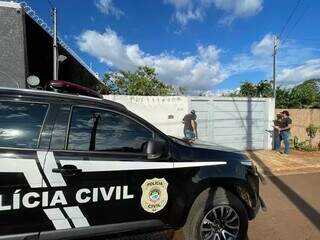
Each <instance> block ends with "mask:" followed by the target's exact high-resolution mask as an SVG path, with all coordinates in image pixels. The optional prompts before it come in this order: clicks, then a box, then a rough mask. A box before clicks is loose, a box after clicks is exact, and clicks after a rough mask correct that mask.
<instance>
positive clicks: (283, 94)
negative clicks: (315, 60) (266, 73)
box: [230, 79, 320, 108]
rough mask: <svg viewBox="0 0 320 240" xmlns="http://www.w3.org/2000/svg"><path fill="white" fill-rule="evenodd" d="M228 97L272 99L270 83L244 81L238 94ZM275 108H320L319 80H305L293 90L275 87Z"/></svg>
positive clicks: (265, 81)
mask: <svg viewBox="0 0 320 240" xmlns="http://www.w3.org/2000/svg"><path fill="white" fill-rule="evenodd" d="M230 96H241V97H272V96H273V92H272V82H269V81H267V80H262V81H260V82H259V83H257V84H254V83H251V82H249V81H245V82H243V83H242V84H241V86H240V90H239V92H234V93H231V94H230ZM276 107H277V108H320V80H318V79H311V80H307V81H305V82H303V83H301V84H299V85H297V86H295V87H293V88H283V87H277V89H276Z"/></svg>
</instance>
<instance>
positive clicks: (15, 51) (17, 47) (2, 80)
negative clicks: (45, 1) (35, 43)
mask: <svg viewBox="0 0 320 240" xmlns="http://www.w3.org/2000/svg"><path fill="white" fill-rule="evenodd" d="M23 19H24V13H23V11H22V10H21V7H20V5H19V4H17V3H12V2H2V1H0V86H2V87H22V88H24V87H25V79H26V72H27V69H26V67H25V59H26V49H25V44H24V42H25V39H24V31H25V26H24V21H23Z"/></svg>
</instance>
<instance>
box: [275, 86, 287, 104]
mask: <svg viewBox="0 0 320 240" xmlns="http://www.w3.org/2000/svg"><path fill="white" fill-rule="evenodd" d="M290 95H291V90H290V89H287V88H281V87H277V89H276V108H288V105H289V103H290Z"/></svg>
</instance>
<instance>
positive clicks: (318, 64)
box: [277, 58, 320, 86]
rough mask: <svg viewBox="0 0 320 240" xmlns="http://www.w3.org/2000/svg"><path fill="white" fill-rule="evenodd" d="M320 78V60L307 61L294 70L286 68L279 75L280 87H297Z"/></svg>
mask: <svg viewBox="0 0 320 240" xmlns="http://www.w3.org/2000/svg"><path fill="white" fill-rule="evenodd" d="M317 78H318V79H319V78H320V58H316V59H312V60H308V61H306V62H305V63H304V64H303V65H300V66H298V67H294V68H285V69H283V70H281V71H280V73H279V74H278V75H277V80H278V83H279V85H285V86H287V85H289V86H290V85H296V84H299V83H301V82H303V81H305V80H307V79H317Z"/></svg>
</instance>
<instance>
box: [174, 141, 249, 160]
mask: <svg viewBox="0 0 320 240" xmlns="http://www.w3.org/2000/svg"><path fill="white" fill-rule="evenodd" d="M175 149H176V151H177V152H178V154H179V159H180V161H228V162H229V161H239V162H246V161H250V160H249V158H248V157H247V156H246V155H245V154H244V153H243V152H240V151H239V150H235V149H232V148H226V147H223V146H221V145H217V144H210V143H206V142H200V141H197V142H195V143H191V144H188V145H187V144H179V143H176V144H175Z"/></svg>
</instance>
